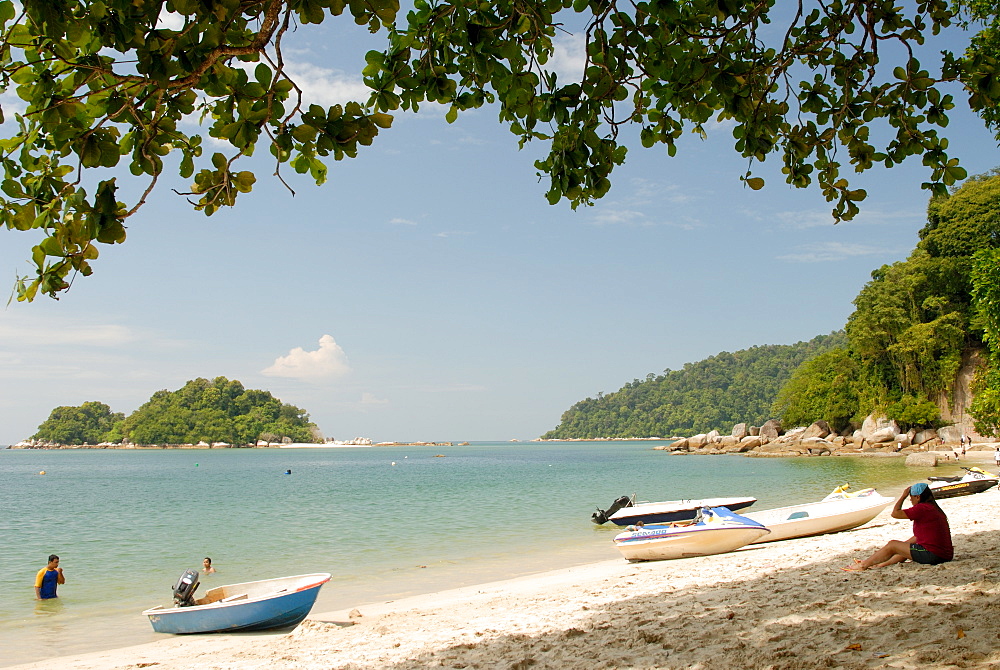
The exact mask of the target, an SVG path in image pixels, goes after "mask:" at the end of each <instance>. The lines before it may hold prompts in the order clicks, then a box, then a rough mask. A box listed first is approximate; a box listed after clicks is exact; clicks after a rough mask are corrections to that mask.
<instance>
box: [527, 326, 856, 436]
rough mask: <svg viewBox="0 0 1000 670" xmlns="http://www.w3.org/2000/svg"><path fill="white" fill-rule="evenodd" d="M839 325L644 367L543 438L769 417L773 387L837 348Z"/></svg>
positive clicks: (683, 431)
mask: <svg viewBox="0 0 1000 670" xmlns="http://www.w3.org/2000/svg"><path fill="white" fill-rule="evenodd" d="M846 343H847V337H846V336H845V335H844V333H843V332H837V333H831V334H830V335H820V336H819V337H815V338H813V339H811V340H809V341H808V342H798V343H796V344H789V345H779V344H772V345H763V346H757V347H752V348H750V349H744V350H742V351H736V352H734V353H729V352H728V351H724V352H722V353H720V354H717V355H715V356H712V357H710V358H706V359H705V360H703V361H699V362H697V363H688V364H686V365H685V366H684V368H683V369H681V370H665V371H664V373H663V374H662V375H659V376H654V375H653V374H652V373H650V374H649V375H647V376H646V379H645V380H638V379H636V380H634V381H632V382H631V383H630V384H626V385H625V386H624V387H622V388H621V389H620V390H619V391H617V392H615V393H609V394H608V395H603V394H598V396H597V397H596V398H587V399H586V400H582V401H580V402H578V403H576V404H575V405H573V407H571V408H570V409H569V410H568V411H567V412H565V413H564V414H563V415H562V420H561V422H560V423H559V426H558V427H556V428H555V430H551V431H549V432H548V433H546V434H545V435H543V436H542V437H543V439H560V438H593V437H650V436H660V437H667V436H671V435H684V436H690V435H694V434H696V433H704V432H708V431H710V430H713V429H718V430H723V429H725V430H727V431H728V430H729V429H730V428H732V427H733V424H735V423H740V422H743V421H745V422H747V423H752V424H756V425H760V424H762V423H764V422H765V421H767V420H768V419H770V418H772V416H771V406H772V404H773V403H774V400H775V398H776V397H777V395H778V392H779V391H780V390H781V388H782V386H783V385H784V384H785V382H786V381H788V379H789V378H790V377H791V375H792V372H793V371H794V370H795V369H796V368H798V367H799V366H800V365H801V364H802V363H803V362H805V361H807V360H809V359H811V358H813V357H815V356H816V355H818V354H821V353H824V352H827V351H831V350H833V349H836V348H838V347H843V346H844V345H845V344H846Z"/></svg>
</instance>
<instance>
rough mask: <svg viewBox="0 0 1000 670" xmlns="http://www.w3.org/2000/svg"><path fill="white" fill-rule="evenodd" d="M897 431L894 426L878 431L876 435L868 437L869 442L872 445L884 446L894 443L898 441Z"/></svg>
mask: <svg viewBox="0 0 1000 670" xmlns="http://www.w3.org/2000/svg"><path fill="white" fill-rule="evenodd" d="M898 434H899V433H897V432H896V429H895V428H893V427H892V426H887V427H885V428H882V429H881V430H876V431H875V432H874V433H872V434H871V435H869V436H868V442H870V443H872V444H882V443H884V442H894V441H895V440H896V435H898Z"/></svg>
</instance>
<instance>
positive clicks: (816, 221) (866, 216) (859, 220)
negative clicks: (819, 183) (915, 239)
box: [775, 205, 926, 229]
mask: <svg viewBox="0 0 1000 670" xmlns="http://www.w3.org/2000/svg"><path fill="white" fill-rule="evenodd" d="M775 218H776V219H777V220H778V221H779V222H780V223H781V225H782V227H784V228H792V229H804V228H819V227H821V226H832V225H834V219H833V215H832V214H831V213H830V210H828V209H821V210H809V211H788V212H779V213H778V214H776V215H775ZM925 218H926V213H925V212H923V211H921V210H918V209H913V210H899V211H893V212H883V211H879V210H874V209H866V208H865V207H864V205H862V209H861V212H860V213H859V214H858V215H857V216H856V217H854V218H853V219H851V220H850V221H842V222H841V223H839V224H837V225H840V226H847V225H855V226H875V225H885V224H889V223H893V222H896V221H900V220H904V221H905V220H911V219H912V220H914V221H917V222H920V221H923V220H924V219H925Z"/></svg>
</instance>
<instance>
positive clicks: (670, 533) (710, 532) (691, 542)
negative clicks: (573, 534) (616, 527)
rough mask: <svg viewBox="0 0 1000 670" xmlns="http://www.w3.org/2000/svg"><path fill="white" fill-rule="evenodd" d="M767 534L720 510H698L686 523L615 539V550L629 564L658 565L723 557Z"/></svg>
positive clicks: (645, 528) (755, 524) (631, 532)
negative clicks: (651, 562) (666, 562)
mask: <svg viewBox="0 0 1000 670" xmlns="http://www.w3.org/2000/svg"><path fill="white" fill-rule="evenodd" d="M769 532H770V530H768V529H767V528H765V527H764V526H763V525H762V524H760V523H758V522H757V521H754V520H752V519H748V518H746V517H744V516H740V515H739V514H734V513H733V512H731V511H730V510H728V509H726V508H724V507H715V508H711V509H705V510H701V515H700V517H699V518H698V519H697V520H695V521H692V522H688V523H675V524H669V525H651V526H642V527H639V528H636V529H635V530H627V531H625V532H623V533H619V534H618V535H616V536H615V546H616V547H617V548H618V551H620V552H621V553H622V556H624V557H625V558H627V559H628V560H630V561H659V560H664V559H670V558H687V557H690V556H710V555H712V554H723V553H725V552H727V551H733V550H734V549H739V548H740V547H742V546H745V545H747V544H750V543H751V542H754V541H756V540H759V539H760V538H761V537H763V536H765V535H767V534H768V533H769Z"/></svg>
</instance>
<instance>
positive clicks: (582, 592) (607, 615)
mask: <svg viewBox="0 0 1000 670" xmlns="http://www.w3.org/2000/svg"><path fill="white" fill-rule="evenodd" d="M882 493H883V494H884V495H891V496H897V495H898V494H899V491H882ZM940 504H941V506H942V508H943V509H944V510H945V512H946V513H947V514H948V516H949V519H950V522H951V528H952V534H953V536H954V540H955V560H954V561H953V562H950V563H945V564H942V565H938V566H924V565H916V564H913V563H904V564H902V565H897V566H892V567H889V568H883V569H878V570H870V571H867V572H863V573H858V574H849V573H845V572H843V571H841V570H840V568H841V566H844V565H847V564H848V563H849V562H850V561H851V559H852V558H853V557H859V558H863V557H865V556H867V555H868V554H869V553H870V552H871V551H873V550H874V549H876V548H877V547H880V546H881V545H882V544H884V543H885V542H886V541H887V540H890V539H900V540H905V539H906V538H908V537H909V536H910V528H911V526H910V522H909V521H905V520H896V519H892V518H891V517H889V516H888V510H887V511H886V512H884V513H883V514H881V515H880V516H879V517H878V518H877V519H875V521H873V522H871V523H870V524H868V525H866V526H864V527H862V528H860V529H856V530H853V531H848V532H843V533H837V534H834V535H826V536H821V537H814V538H801V539H796V540H788V541H784V542H777V543H772V544H765V545H761V546H758V547H750V548H744V549H742V550H739V551H737V552H733V553H729V554H722V555H718V556H709V557H703V558H691V559H682V560H674V561H659V562H649V563H633V564H630V563H628V562H626V561H625V560H624V559H613V560H608V561H603V562H600V563H594V564H590V565H586V566H580V567H575V568H569V569H564V570H557V571H553V572H547V573H544V574H539V575H533V576H529V577H522V578H518V579H514V580H510V581H505V582H495V583H490V584H485V585H480V586H476V587H469V588H462V589H456V590H452V591H445V592H440V593H434V594H429V595H425V596H419V597H415V598H409V599H406V600H400V601H396V602H390V603H381V604H378V605H369V606H362V607H359V608H358V610H359V611H355V612H354V616H353V617H352V616H351V613H350V612H348V611H340V612H327V613H316V612H314V613H313V614H312V615H311V616H310V617H309V619H308V620H306V621H305V622H304V623H303V624H302V625H300V626H299V627H298V628H297V629H295V630H294V631H292V632H291V633H267V634H244V635H206V636H193V637H190V636H189V637H172V638H167V639H164V640H161V641H158V642H154V643H151V644H146V645H141V646H135V647H128V648H125V649H117V650H113V651H105V652H97V653H92V654H87V655H84V656H78V657H73V658H57V659H50V660H46V661H42V662H36V663H30V664H26V665H20V666H13V667H15V668H17V669H18V670H27V669H29V668H30V669H32V670H56V669H58V670H112V669H114V670H119V669H120V670H126V669H129V670H132V669H135V668H155V670H175V669H176V670H179V669H187V668H198V669H200V670H209V669H233V670H236V669H239V670H250V669H256V668H261V669H264V668H267V669H268V670H331V669H343V670H348V669H351V670H360V669H364V668H425V667H444V668H513V669H525V668H529V667H531V668H587V669H589V668H705V669H716V668H788V669H792V668H818V667H826V668H985V667H1000V551H997V547H998V545H1000V491H998V490H997V489H996V488H994V489H991V490H989V491H987V492H985V493H981V494H977V495H973V496H966V497H962V498H954V499H949V500H943V501H941V503H940ZM611 552H614V549H613V548H610V552H609V555H614V554H612V553H611ZM614 553H617V552H614ZM358 614H360V616H358Z"/></svg>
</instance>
